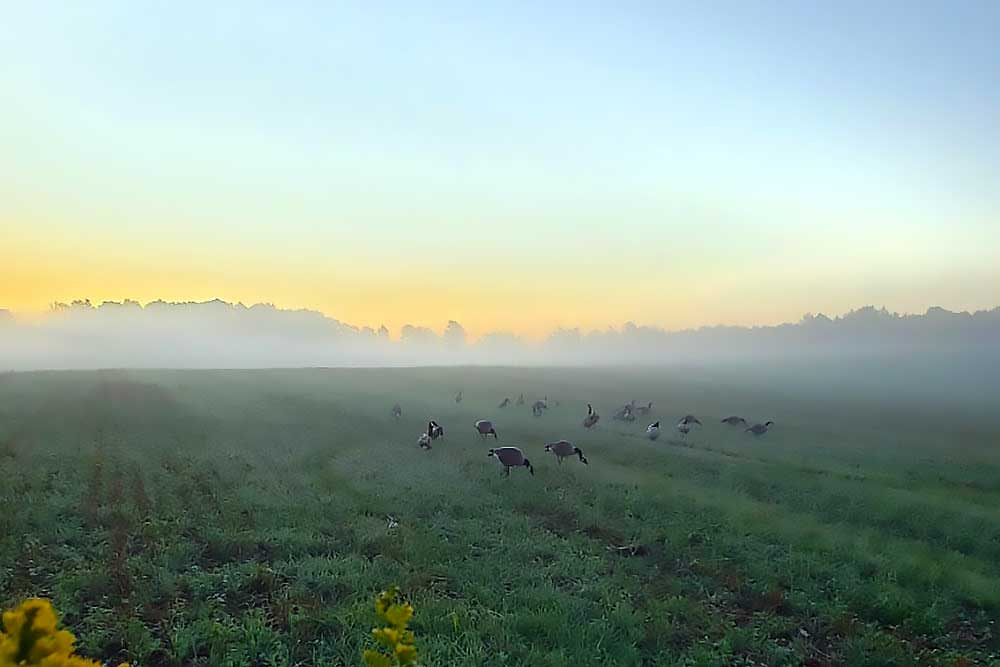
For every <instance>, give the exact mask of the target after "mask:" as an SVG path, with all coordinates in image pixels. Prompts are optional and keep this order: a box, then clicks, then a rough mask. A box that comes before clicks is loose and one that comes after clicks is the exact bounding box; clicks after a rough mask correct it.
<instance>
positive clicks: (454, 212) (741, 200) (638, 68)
mask: <svg viewBox="0 0 1000 667" xmlns="http://www.w3.org/2000/svg"><path fill="white" fill-rule="evenodd" d="M708 5H711V6H708ZM997 34H1000V4H998V3H995V2H980V3H969V2H948V3H944V2H940V3H936V2H925V3H923V2H922V3H912V2H875V3H862V2H841V3H814V2H790V3H777V2H773V3H772V2H738V3H727V2H717V3H669V2H649V3H633V2H623V3H603V2H602V3H586V2H585V3H579V2H577V3H562V2H547V3H516V2H514V3H494V4H489V5H486V4H485V3H449V2H435V3H427V4H423V3H416V2H413V3H336V2H329V3H327V2H323V3H320V2H316V3H306V2H288V3H273V2H261V3H253V2H221V1H220V2H216V3H195V2H132V1H127V2H126V1H122V2H100V1H98V0H95V1H93V2H87V3H83V2H80V3H76V2H72V3H66V2H38V3H11V4H10V6H8V7H5V9H4V20H3V21H2V22H0V90H2V93H0V308H8V309H11V310H13V311H14V312H15V313H18V314H23V315H24V316H25V317H30V316H31V315H32V314H33V313H39V312H41V311H43V310H45V309H46V308H47V307H48V305H49V304H50V303H52V302H54V301H69V300H72V299H78V298H81V299H82V298H89V299H91V300H92V301H95V302H100V301H102V300H105V299H108V300H121V299H124V298H131V299H137V300H139V301H141V302H146V301H151V300H154V299H166V300H181V301H184V300H207V299H212V298H220V299H224V300H227V301H233V302H235V301H242V302H245V303H248V304H250V303H256V302H270V303H275V304H277V305H279V306H281V307H284V308H312V309H316V310H320V311H322V312H324V313H326V314H328V315H330V316H332V317H336V318H338V319H340V320H342V321H345V322H350V323H352V324H356V325H362V326H363V325H371V326H378V325H380V324H385V325H387V326H388V327H390V329H393V330H398V329H399V327H401V326H402V325H403V324H407V323H410V324H415V325H422V326H431V327H433V328H435V329H437V330H440V329H442V328H443V326H444V324H445V323H446V322H447V321H448V320H449V319H454V320H458V321H460V322H462V324H463V325H464V326H465V327H466V329H467V330H468V331H469V332H470V333H471V334H473V335H478V334H482V333H485V332H487V331H494V330H504V331H512V332H514V333H517V334H520V335H524V336H527V337H540V336H542V335H543V334H545V333H547V332H548V331H550V330H552V329H554V328H556V327H574V326H581V327H585V328H604V327H608V326H619V325H621V324H622V323H623V322H626V321H634V322H637V323H639V324H642V325H653V326H661V327H665V328H668V329H678V328H685V327H691V326H698V325H705V324H720V323H725V324H744V325H748V324H771V323H776V322H782V321H795V320H797V319H798V318H799V317H800V316H801V315H802V314H803V313H805V312H817V311H822V312H827V313H831V314H836V313H841V312H845V311H847V310H849V309H851V308H854V307H857V306H861V305H865V304H875V305H885V306H887V307H889V308H890V309H892V310H898V311H903V312H921V311H923V310H924V309H926V308H927V307H928V306H931V305H942V306H945V307H947V308H950V309H953V310H961V309H969V310H974V309H979V308H989V307H993V306H995V305H997V304H998V303H1000V288H998V287H997V286H998V285H1000V127H998V123H997V119H998V118H1000V49H998V48H996V45H995V38H996V35H997Z"/></svg>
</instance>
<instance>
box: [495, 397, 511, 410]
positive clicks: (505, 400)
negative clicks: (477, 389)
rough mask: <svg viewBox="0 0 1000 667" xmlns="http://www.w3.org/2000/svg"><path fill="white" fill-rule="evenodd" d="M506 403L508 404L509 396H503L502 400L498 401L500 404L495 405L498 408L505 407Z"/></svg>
mask: <svg viewBox="0 0 1000 667" xmlns="http://www.w3.org/2000/svg"><path fill="white" fill-rule="evenodd" d="M508 405H510V399H509V398H505V399H503V400H502V401H500V405H498V406H497V407H498V408H506V407H507V406H508Z"/></svg>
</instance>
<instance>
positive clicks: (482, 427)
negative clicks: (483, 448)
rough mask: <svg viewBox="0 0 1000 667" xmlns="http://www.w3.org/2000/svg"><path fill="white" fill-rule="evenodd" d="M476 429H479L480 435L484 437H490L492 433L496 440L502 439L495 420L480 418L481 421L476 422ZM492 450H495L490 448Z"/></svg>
mask: <svg viewBox="0 0 1000 667" xmlns="http://www.w3.org/2000/svg"><path fill="white" fill-rule="evenodd" d="M476 430H477V431H479V435H481V436H482V437H484V438H488V437H489V436H491V435H492V436H493V439H494V440H499V439H500V438H499V436H497V430H496V428H495V427H494V426H493V422H491V421H490V420H488V419H480V420H479V421H477V422H476ZM501 449H504V448H503V447H501ZM490 451H493V450H490Z"/></svg>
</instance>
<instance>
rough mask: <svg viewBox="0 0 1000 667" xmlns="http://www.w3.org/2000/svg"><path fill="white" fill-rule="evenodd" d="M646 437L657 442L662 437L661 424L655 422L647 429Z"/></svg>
mask: <svg viewBox="0 0 1000 667" xmlns="http://www.w3.org/2000/svg"><path fill="white" fill-rule="evenodd" d="M646 437H647V438H649V439H650V440H656V439H657V438H659V437H660V422H653V423H652V424H650V425H649V426H647V427H646Z"/></svg>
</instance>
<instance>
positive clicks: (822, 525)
mask: <svg viewBox="0 0 1000 667" xmlns="http://www.w3.org/2000/svg"><path fill="white" fill-rule="evenodd" d="M460 388H461V389H462V390H463V391H464V396H465V400H464V401H463V402H462V403H461V404H460V405H456V404H455V403H454V400H453V397H454V394H455V392H456V391H457V390H458V389H460ZM521 392H524V393H525V395H526V397H527V398H528V399H529V403H530V401H531V400H533V399H534V398H536V397H541V396H542V395H546V394H547V395H548V396H549V397H550V399H553V400H558V401H559V402H560V405H559V406H558V407H556V406H554V405H553V407H552V408H551V409H550V410H549V412H548V413H547V414H546V415H545V416H543V417H540V418H534V417H532V416H531V412H530V409H529V407H528V406H527V405H526V406H523V407H520V408H518V407H513V406H512V407H511V408H508V409H506V410H499V409H497V408H496V406H497V404H498V403H499V402H500V400H501V399H502V398H503V397H504V396H512V397H516V396H517V395H518V394H519V393H521ZM630 398H636V399H640V400H652V401H654V404H655V405H654V411H655V412H654V414H655V416H656V417H658V418H662V419H663V420H664V421H665V423H673V422H674V421H676V419H677V418H678V417H680V416H681V415H683V414H685V413H687V412H693V413H695V414H698V415H701V416H702V417H703V418H704V421H705V427H704V428H703V429H701V430H698V431H696V432H694V433H693V434H692V435H691V436H689V437H688V438H687V439H686V441H685V442H681V441H680V440H679V438H677V437H674V435H673V434H669V435H667V436H666V437H664V438H661V439H660V440H659V441H658V442H656V443H651V442H649V441H647V440H646V439H645V438H643V437H641V435H642V430H643V427H644V424H643V423H641V422H636V423H635V424H632V425H626V424H622V423H618V422H613V421H612V420H611V419H610V414H611V412H612V410H613V408H614V407H615V406H617V405H618V404H621V403H623V402H625V401H626V400H628V399H630ZM396 401H399V402H400V403H401V405H402V406H403V410H404V416H403V418H402V419H400V420H399V421H395V420H393V419H392V418H391V417H390V416H389V411H390V408H391V406H392V404H393V403H394V402H396ZM587 402H592V403H594V405H595V406H597V408H598V410H599V412H600V413H601V414H602V421H601V422H600V424H599V426H598V427H597V428H596V429H594V430H593V431H586V430H584V429H583V428H582V427H581V425H580V422H581V420H582V418H583V416H584V414H585V411H586V408H585V404H586V403H587ZM733 412H736V413H746V416H747V417H748V418H752V419H760V420H764V419H774V420H775V421H776V422H777V426H776V427H775V429H774V430H773V431H772V432H771V433H769V434H767V435H766V436H764V437H762V438H752V437H750V436H745V435H744V434H742V433H740V432H739V431H738V430H734V429H729V428H728V427H725V426H723V425H721V424H719V423H718V420H719V418H720V417H722V416H724V415H727V414H730V413H733ZM429 417H434V418H436V419H438V421H440V422H441V423H442V424H443V425H444V427H445V430H446V438H445V439H444V440H443V441H438V442H436V443H435V444H434V449H433V450H431V451H429V452H425V451H421V450H420V449H418V448H417V447H416V445H415V441H416V437H417V435H418V434H419V433H420V432H421V430H422V428H423V427H424V425H425V423H426V421H427V419H428V418H429ZM478 418H492V419H494V420H495V422H496V423H497V427H498V430H499V433H500V443H499V444H516V445H519V446H521V447H522V448H523V449H524V450H525V451H526V452H527V453H528V455H529V456H530V457H531V459H532V462H533V463H534V465H535V472H536V475H535V476H534V477H531V476H529V475H528V474H527V471H526V470H515V471H513V473H512V475H511V477H510V478H509V479H504V478H502V477H501V476H500V475H499V469H498V467H497V466H496V465H495V463H493V462H492V461H491V460H490V459H488V458H487V456H486V450H487V449H488V448H489V447H490V446H492V444H486V443H484V442H483V441H482V440H481V439H480V438H479V436H478V435H476V433H475V431H474V430H473V427H472V423H473V421H474V420H475V419H478ZM560 437H565V438H568V439H570V440H573V441H574V442H575V443H576V444H577V445H578V446H580V447H581V448H583V449H584V451H585V452H586V454H587V457H588V459H589V460H590V462H591V465H589V466H583V465H581V464H579V463H578V462H576V461H575V460H568V461H567V462H566V464H564V465H562V466H557V465H556V462H555V460H554V458H549V457H548V456H547V455H546V454H545V453H544V452H543V451H542V447H543V444H544V442H546V441H550V440H553V439H557V438H560ZM490 443H492V441H490ZM998 443H1000V422H998V419H997V417H996V416H995V415H992V414H991V413H989V412H987V411H985V410H983V411H981V412H980V413H976V412H971V413H964V414H963V415H962V418H961V420H955V419H949V418H947V415H945V414H937V413H935V411H934V409H933V407H930V406H927V405H913V406H910V407H909V408H907V407H906V406H905V405H900V403H899V401H892V402H890V401H886V402H885V403H884V404H882V403H880V402H879V401H878V400H877V399H873V398H870V397H869V398H867V399H865V400H859V399H856V398H854V399H852V398H846V397H841V398H836V397H834V396H833V395H832V393H831V392H825V393H824V392H823V391H822V389H821V388H815V387H813V388H811V389H809V390H802V389H801V387H799V388H794V387H790V386H787V385H785V384H783V381H781V380H776V379H773V378H772V379H770V380H769V381H767V382H764V383H762V384H761V386H757V385H755V384H754V383H753V382H751V381H749V380H747V379H746V378H743V379H740V378H739V377H737V375H733V376H732V377H728V378H727V377H725V376H722V375H720V374H719V373H718V372H716V373H714V374H711V375H706V376H704V377H699V376H698V375H697V374H695V373H687V372H680V371H678V372H670V371H659V372H656V373H653V372H637V371H633V372H627V371H620V370H610V369H609V370H568V369H563V370H552V369H531V370H516V369H408V370H374V369H371V370H319V369H317V370H298V371H293V370H287V371H278V370H274V371H214V372H204V371H143V372H139V371H135V372H127V371H102V372H73V373H70V372H66V373H23V374H13V375H6V376H4V377H3V378H2V380H0V474H2V475H3V480H4V485H3V486H2V487H0V501H2V506H3V508H4V510H3V511H2V512H0V602H2V603H3V604H4V606H10V605H12V604H13V603H15V602H16V601H18V600H20V599H22V598H24V597H26V596H29V595H42V596H48V597H51V598H53V600H54V602H55V604H56V606H57V607H58V608H59V609H60V610H61V611H62V612H63V613H64V615H65V620H66V623H67V624H68V626H69V627H71V628H72V629H73V631H74V632H75V633H76V634H77V635H78V637H80V640H81V642H82V645H81V651H82V652H84V653H86V654H89V655H91V656H93V657H97V658H103V659H105V660H108V661H111V660H115V659H127V660H131V661H132V662H133V664H135V665H139V666H142V665H178V666H179V665H251V664H252V665H355V664H358V662H359V656H360V651H361V649H362V648H364V647H366V646H369V641H370V640H369V630H370V628H371V627H372V625H373V624H374V621H375V619H374V615H373V613H372V610H371V602H372V599H373V597H374V595H375V594H376V593H377V592H378V591H379V590H380V589H382V588H384V587H386V586H388V585H390V584H394V583H395V584H399V585H400V586H401V587H402V589H403V591H404V592H405V593H406V594H407V595H408V597H409V598H410V599H411V600H412V601H413V603H414V605H415V607H416V609H417V615H416V618H415V620H414V622H413V629H414V631H415V632H416V634H417V638H418V647H419V649H420V651H421V654H422V656H423V660H424V662H425V663H426V664H427V665H431V666H434V665H441V666H443V665H449V666H458V665H469V666H473V665H476V666H478V665H532V666H536V665H553V666H555V665H584V664H593V665H802V664H805V665H911V664H920V665H971V664H994V663H996V662H997V661H998V660H1000V658H998V656H1000V630H998V629H997V628H996V626H995V624H994V619H996V618H998V617H1000V444H998ZM387 515H391V516H393V517H395V518H396V519H397V520H398V522H399V526H398V527H397V528H394V529H392V530H390V529H388V528H387V520H386V516H387Z"/></svg>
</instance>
